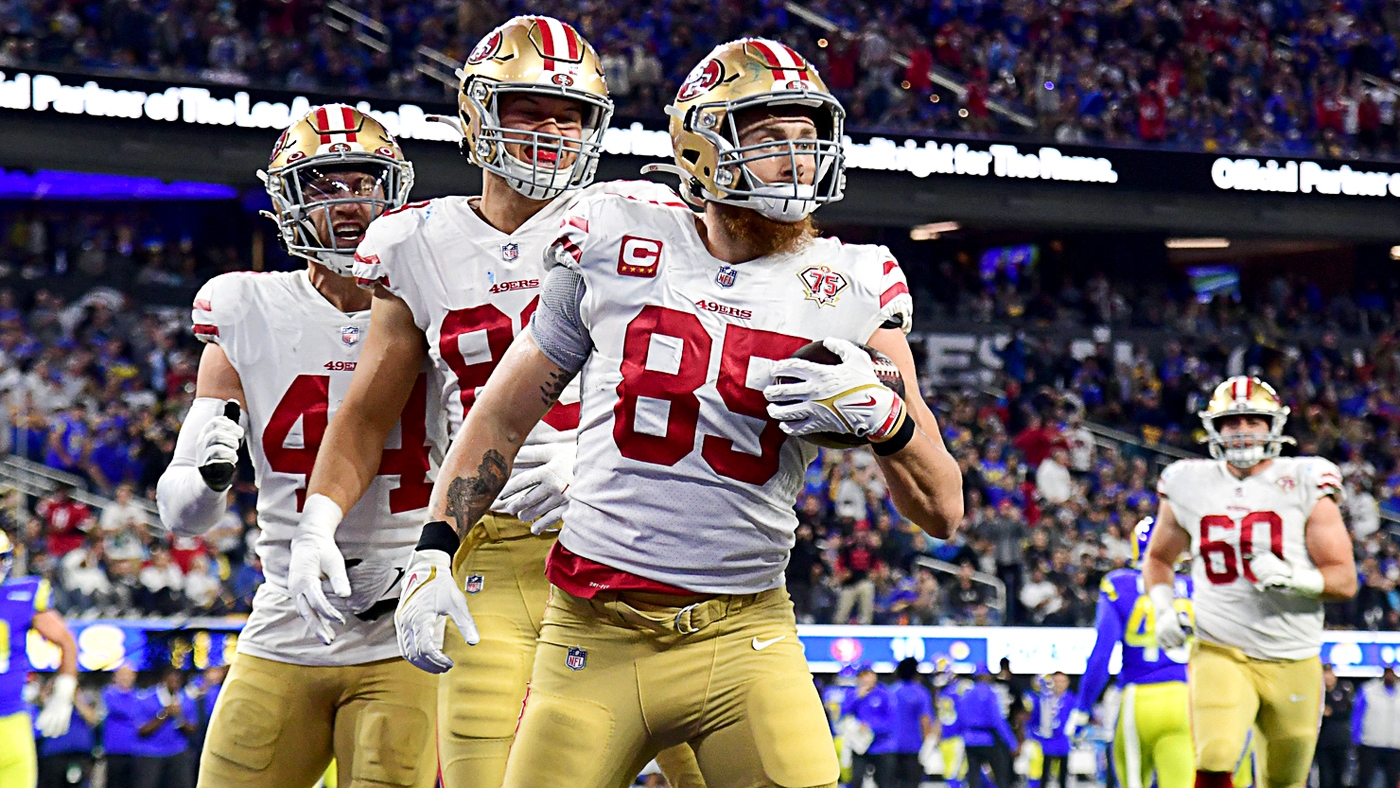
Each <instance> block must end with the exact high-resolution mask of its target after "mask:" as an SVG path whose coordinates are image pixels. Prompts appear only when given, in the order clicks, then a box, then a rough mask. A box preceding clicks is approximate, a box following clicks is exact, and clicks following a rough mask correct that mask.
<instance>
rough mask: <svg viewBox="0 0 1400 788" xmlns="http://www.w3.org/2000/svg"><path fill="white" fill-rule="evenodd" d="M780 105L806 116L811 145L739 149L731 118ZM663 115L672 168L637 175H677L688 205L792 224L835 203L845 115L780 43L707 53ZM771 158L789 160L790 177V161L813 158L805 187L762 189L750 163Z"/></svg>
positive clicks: (736, 45) (750, 42)
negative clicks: (809, 114)
mask: <svg viewBox="0 0 1400 788" xmlns="http://www.w3.org/2000/svg"><path fill="white" fill-rule="evenodd" d="M783 105H788V106H793V105H795V106H798V107H803V108H807V109H809V110H813V111H814V113H815V120H816V122H817V138H816V139H814V140H784V141H765V142H762V143H759V144H755V145H748V146H743V145H740V144H739V128H738V125H737V123H736V121H735V114H736V113H738V112H740V111H742V110H746V109H751V108H755V107H777V106H783ZM666 114H667V115H669V116H670V117H671V129H670V131H671V145H672V148H673V149H674V150H675V154H676V163H675V165H674V166H673V165H650V166H648V167H646V168H644V170H643V171H644V172H653V171H664V172H672V173H675V174H677V175H679V176H680V178H681V194H682V195H683V196H684V197H685V198H686V200H687V201H688V202H690V203H692V204H693V205H696V206H701V207H703V205H704V203H705V202H706V201H709V202H719V203H725V204H727V205H737V206H739V207H741V208H750V209H752V210H755V211H757V212H759V213H761V214H763V215H764V216H766V217H768V218H770V219H773V220H776V221H780V222H796V221H800V220H801V219H803V218H805V217H806V216H807V215H809V214H810V213H812V211H814V210H816V209H817V208H818V207H819V206H821V205H823V204H826V203H830V202H836V201H837V200H839V199H841V197H842V192H843V190H844V188H845V157H844V154H843V153H842V150H841V139H842V136H843V130H844V124H845V119H846V111H845V110H844V109H843V108H842V107H841V102H839V101H837V100H836V97H835V96H833V95H831V93H830V92H829V91H828V90H827V89H826V84H825V83H824V82H822V78H821V77H820V76H818V75H817V70H816V69H815V68H813V66H812V64H811V63H809V62H807V60H806V59H804V58H803V57H802V56H801V55H799V54H797V53H796V52H794V51H793V50H792V49H791V48H789V47H788V46H786V45H784V44H780V43H778V42H777V41H769V40H766V39H761V38H741V39H739V40H738V41H731V42H729V43H727V44H721V45H720V46H717V47H715V48H714V49H713V50H711V51H710V54H709V55H708V56H706V58H705V59H704V60H702V61H701V62H700V64H699V65H697V66H696V67H695V69H694V70H692V71H691V72H690V76H688V77H686V80H685V83H684V84H682V85H681V88H680V90H679V91H677V93H676V98H675V101H672V102H671V104H670V106H668V107H666ZM779 156H786V157H789V158H791V159H792V165H793V166H792V171H793V172H794V173H795V172H797V170H798V166H797V159H798V157H804V158H812V159H815V167H816V173H815V178H814V180H813V182H812V184H810V185H806V184H802V183H799V182H797V180H796V179H794V181H793V182H791V183H764V182H763V181H762V180H760V179H759V178H757V177H756V176H755V175H754V174H753V172H752V171H750V170H749V167H748V165H749V164H751V163H753V162H755V161H758V160H760V159H767V158H774V157H779Z"/></svg>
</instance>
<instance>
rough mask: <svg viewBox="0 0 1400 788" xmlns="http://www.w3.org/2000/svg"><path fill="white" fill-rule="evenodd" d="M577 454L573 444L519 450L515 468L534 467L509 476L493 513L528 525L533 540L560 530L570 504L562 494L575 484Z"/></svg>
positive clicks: (525, 447)
mask: <svg viewBox="0 0 1400 788" xmlns="http://www.w3.org/2000/svg"><path fill="white" fill-rule="evenodd" d="M576 452H577V449H576V448H575V444H574V443H573V442H572V441H570V442H564V443H545V444H535V445H530V446H522V447H520V451H519V452H518V453H517V454H516V455H515V467H517V468H519V467H520V466H521V465H522V464H525V465H533V466H534V467H532V468H527V469H525V470H521V471H517V472H515V473H512V474H511V477H510V479H509V480H508V481H507V482H506V486H505V487H503V488H501V494H500V495H499V496H497V497H496V503H495V505H494V506H492V507H491V508H492V510H493V511H497V512H503V513H505V514H508V515H511V516H512V517H516V518H519V519H520V521H521V522H526V523H530V533H533V534H535V535H536V536H538V535H540V534H542V533H544V532H545V531H557V530H559V526H560V524H561V523H563V521H564V507H565V505H566V504H568V502H569V499H568V497H567V496H566V495H565V493H567V492H568V490H569V485H570V484H573V482H574V456H575V453H576Z"/></svg>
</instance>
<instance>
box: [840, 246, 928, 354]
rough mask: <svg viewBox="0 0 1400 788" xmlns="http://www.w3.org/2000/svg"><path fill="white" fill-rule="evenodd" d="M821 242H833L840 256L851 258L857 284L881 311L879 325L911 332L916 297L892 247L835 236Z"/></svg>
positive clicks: (848, 259)
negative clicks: (838, 238) (856, 242)
mask: <svg viewBox="0 0 1400 788" xmlns="http://www.w3.org/2000/svg"><path fill="white" fill-rule="evenodd" d="M817 243H818V244H831V245H833V246H834V247H835V248H834V250H833V252H834V254H835V256H836V257H837V259H841V260H843V261H849V262H847V263H845V265H850V266H851V269H852V270H851V271H850V272H849V273H851V274H852V275H853V276H854V277H855V279H856V286H857V287H858V288H860V289H861V290H862V291H865V292H867V293H868V297H869V298H870V299H871V300H872V301H874V302H875V303H876V305H877V309H878V310H879V314H880V322H879V324H878V325H877V327H878V328H898V329H900V330H901V331H903V332H904V333H906V334H907V333H909V331H910V329H912V328H913V326H914V301H913V298H912V297H911V296H910V294H909V281H908V280H907V279H905V278H904V270H903V269H901V268H900V267H899V261H897V260H895V258H894V253H893V252H891V251H890V250H889V247H886V246H881V245H878V244H847V243H842V242H840V241H839V240H837V239H834V238H825V239H819V240H818V241H817Z"/></svg>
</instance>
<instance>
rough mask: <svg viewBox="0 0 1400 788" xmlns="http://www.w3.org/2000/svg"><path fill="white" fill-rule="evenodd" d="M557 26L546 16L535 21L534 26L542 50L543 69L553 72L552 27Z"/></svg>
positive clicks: (553, 45) (553, 44)
mask: <svg viewBox="0 0 1400 788" xmlns="http://www.w3.org/2000/svg"><path fill="white" fill-rule="evenodd" d="M557 24H559V23H558V22H556V21H555V20H553V19H550V18H549V17H547V16H542V17H539V18H537V19H536V20H535V25H536V26H537V27H538V28H539V29H540V46H541V48H543V49H544V52H543V53H542V54H543V55H544V67H545V68H546V69H548V70H550V71H553V70H554V60H555V58H556V57H558V55H556V54H555V52H556V51H557V50H555V43H554V26H555V25H557Z"/></svg>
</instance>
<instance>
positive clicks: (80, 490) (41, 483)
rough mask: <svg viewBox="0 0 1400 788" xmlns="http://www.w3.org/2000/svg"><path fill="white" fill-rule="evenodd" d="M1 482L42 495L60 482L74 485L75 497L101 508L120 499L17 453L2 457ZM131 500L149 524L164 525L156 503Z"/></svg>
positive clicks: (111, 504)
mask: <svg viewBox="0 0 1400 788" xmlns="http://www.w3.org/2000/svg"><path fill="white" fill-rule="evenodd" d="M0 484H4V485H7V486H10V487H13V488H15V489H17V490H19V491H20V492H23V493H24V494H26V495H32V496H34V497H36V498H42V497H44V496H47V495H52V494H53V492H54V490H57V489H58V487H59V485H63V484H66V485H68V486H70V487H72V488H73V491H72V497H73V500H75V501H77V502H79V503H82V504H86V505H87V506H90V507H92V508H94V509H96V510H98V511H99V512H100V511H101V510H103V509H105V508H107V507H108V506H115V505H116V502H115V501H113V500H112V499H110V498H105V497H103V496H101V495H95V494H93V493H90V492H87V490H86V489H85V487H86V486H87V482H86V481H84V480H83V478H82V477H81V476H75V475H74V474H71V473H67V472H64V471H60V470H57V469H54V468H50V467H49V466H47V465H42V464H40V463H37V462H34V461H32V460H27V459H25V458H24V457H21V456H19V455H17V454H8V455H6V456H5V457H4V459H3V460H0ZM131 503H132V505H133V506H135V507H136V508H137V509H140V510H141V513H142V514H143V515H145V516H146V524H147V525H148V526H153V527H159V526H160V514H159V513H158V511H157V509H156V505H155V504H154V503H152V502H151V501H148V500H145V499H143V498H132V499H131Z"/></svg>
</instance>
